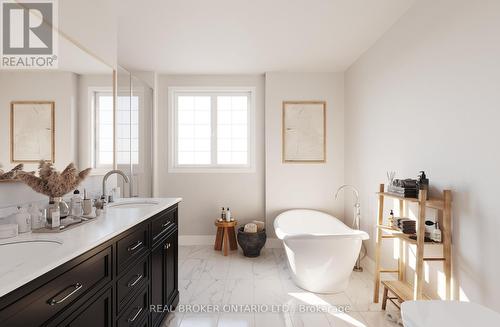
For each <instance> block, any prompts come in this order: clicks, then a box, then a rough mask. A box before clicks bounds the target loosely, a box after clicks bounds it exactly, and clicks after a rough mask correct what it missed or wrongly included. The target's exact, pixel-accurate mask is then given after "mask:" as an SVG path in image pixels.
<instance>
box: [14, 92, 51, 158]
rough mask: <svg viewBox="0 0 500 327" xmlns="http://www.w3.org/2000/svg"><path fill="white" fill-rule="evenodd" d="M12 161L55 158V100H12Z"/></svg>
mask: <svg viewBox="0 0 500 327" xmlns="http://www.w3.org/2000/svg"><path fill="white" fill-rule="evenodd" d="M10 158H11V162H12V163H37V162H39V161H40V160H45V161H51V162H54V161H55V102H54V101H12V102H11V107H10Z"/></svg>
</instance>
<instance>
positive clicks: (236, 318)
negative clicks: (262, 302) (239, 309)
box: [218, 313, 260, 327]
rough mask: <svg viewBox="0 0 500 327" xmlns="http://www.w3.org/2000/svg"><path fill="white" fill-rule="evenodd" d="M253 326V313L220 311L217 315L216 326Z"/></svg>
mask: <svg viewBox="0 0 500 327" xmlns="http://www.w3.org/2000/svg"><path fill="white" fill-rule="evenodd" d="M253 326H255V323H254V315H253V313H222V314H221V315H220V316H219V323H218V327H253ZM257 326H258V325H257ZM258 327H260V326H258Z"/></svg>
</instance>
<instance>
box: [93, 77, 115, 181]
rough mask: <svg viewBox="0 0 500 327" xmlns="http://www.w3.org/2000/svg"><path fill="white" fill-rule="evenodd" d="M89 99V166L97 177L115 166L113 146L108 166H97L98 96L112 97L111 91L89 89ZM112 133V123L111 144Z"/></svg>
mask: <svg viewBox="0 0 500 327" xmlns="http://www.w3.org/2000/svg"><path fill="white" fill-rule="evenodd" d="M89 93H90V96H89V98H90V99H91V104H92V107H91V115H90V124H91V130H92V133H91V145H92V146H91V151H90V152H91V153H90V157H91V166H92V168H93V172H94V173H95V174H97V175H100V174H102V173H103V172H106V171H109V170H110V169H113V167H114V165H115V161H116V159H115V146H114V145H113V162H112V163H111V164H108V165H104V164H99V151H98V149H99V118H98V117H99V115H98V114H97V111H98V110H99V105H98V102H99V96H100V95H104V96H111V97H113V90H112V89H110V88H107V87H89ZM114 119H115V111H114V109H113V121H114ZM114 132H115V127H114V123H113V143H114V138H115V137H114Z"/></svg>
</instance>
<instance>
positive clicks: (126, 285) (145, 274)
mask: <svg viewBox="0 0 500 327" xmlns="http://www.w3.org/2000/svg"><path fill="white" fill-rule="evenodd" d="M148 280H149V261H148V258H147V257H146V258H144V260H142V261H140V262H138V263H136V264H135V265H134V266H132V267H131V268H130V269H129V270H128V271H127V272H126V273H125V274H124V275H123V276H122V277H121V278H120V279H119V280H118V282H117V285H116V298H117V302H116V305H117V312H120V311H121V310H122V309H123V308H124V307H125V305H126V304H127V300H128V298H129V297H130V295H131V294H132V293H134V292H135V291H136V290H138V289H140V288H141V287H142V286H144V284H146V283H147V281H148Z"/></svg>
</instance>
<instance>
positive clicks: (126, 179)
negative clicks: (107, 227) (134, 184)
mask: <svg viewBox="0 0 500 327" xmlns="http://www.w3.org/2000/svg"><path fill="white" fill-rule="evenodd" d="M113 174H118V175H121V176H122V177H123V180H124V181H125V183H128V182H129V178H128V176H127V175H125V173H124V172H123V171H121V170H118V169H114V170H110V171H108V172H107V173H106V175H104V177H103V178H102V197H101V198H104V200H106V201H107V200H108V199H107V198H106V182H107V180H108V178H109V176H111V175H113ZM109 202H113V201H112V199H111V201H109Z"/></svg>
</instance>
